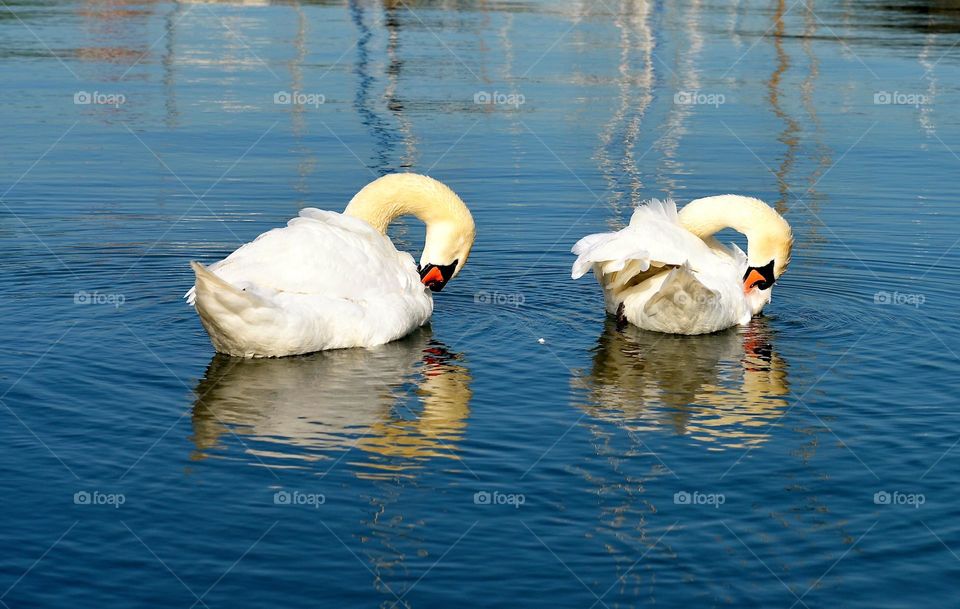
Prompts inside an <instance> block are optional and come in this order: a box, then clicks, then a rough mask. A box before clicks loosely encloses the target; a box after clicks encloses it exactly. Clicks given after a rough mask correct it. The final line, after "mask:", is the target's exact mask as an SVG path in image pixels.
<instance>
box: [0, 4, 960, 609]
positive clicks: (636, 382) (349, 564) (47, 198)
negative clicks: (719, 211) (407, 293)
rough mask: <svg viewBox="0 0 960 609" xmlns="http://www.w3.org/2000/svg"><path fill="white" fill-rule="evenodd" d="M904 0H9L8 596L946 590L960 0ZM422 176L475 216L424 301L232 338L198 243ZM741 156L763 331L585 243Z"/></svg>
mask: <svg viewBox="0 0 960 609" xmlns="http://www.w3.org/2000/svg"><path fill="white" fill-rule="evenodd" d="M893 4H894V3H890V6H882V5H880V4H877V3H867V2H859V1H857V0H851V1H842V2H841V1H836V2H817V3H815V4H814V3H813V2H804V1H802V0H801V1H798V2H790V1H787V0H784V1H781V2H776V1H774V2H756V1H743V2H740V1H738V2H701V1H698V0H688V1H683V2H654V1H643V0H597V1H596V2H593V1H587V0H582V1H581V0H571V1H569V2H548V1H545V0H544V1H534V0H529V1H526V0H489V1H480V0H461V1H457V2H450V1H438V0H432V1H428V0H423V1H415V0H397V1H386V0H385V1H384V2H382V3H378V2H373V1H369V0H367V1H359V0H357V1H351V2H343V1H322V2H296V1H294V2H279V1H278V2H268V1H266V0H263V1H248V2H240V1H237V2H149V1H147V0H113V1H106V0H102V1H97V0H89V1H85V2H84V1H79V0H67V1H53V0H5V1H4V2H0V5H2V6H0V81H2V83H3V86H2V87H0V120H2V125H0V129H2V137H0V153H2V160H3V162H2V163H0V244H2V248H3V252H4V259H5V263H4V264H3V265H2V267H0V285H3V286H4V296H3V298H2V299H0V317H2V319H3V328H4V338H5V341H4V343H5V349H4V350H3V353H2V354H0V420H2V427H0V484H2V486H0V510H2V512H0V513H2V515H3V525H2V527H0V548H2V549H3V551H2V552H0V606H2V607H4V608H7V609H17V608H21V607H23V608H27V607H62V606H75V607H101V608H108V607H118V608H124V609H128V608H130V607H185V608H190V607H208V608H215V607H284V608H286V609H292V608H294V607H318V606H322V607H372V606H377V607H383V608H392V607H411V608H412V607H416V608H428V607H438V608H449V607H465V606H489V607H515V606H529V607H549V608H553V607H582V608H584V609H590V608H600V607H606V608H608V609H613V608H615V607H648V606H652V605H654V604H656V605H660V606H667V607H720V606H730V607H738V608H744V607H761V608H771V607H783V608H784V609H792V608H800V607H808V608H812V607H826V608H834V607H864V608H870V609H881V608H887V607H918V606H929V607H955V606H957V594H956V582H957V579H958V576H960V556H958V553H960V507H958V505H960V504H958V498H960V497H958V493H960V490H958V489H960V473H958V472H960V470H958V465H960V448H957V444H958V442H960V412H958V408H957V406H958V403H957V397H956V396H957V394H958V390H960V380H958V379H960V375H958V366H960V357H958V352H960V330H958V314H957V307H956V292H957V289H958V287H960V281H958V279H957V275H956V270H955V269H956V267H957V264H958V261H960V260H958V258H960V249H958V248H957V245H958V208H957V204H956V200H957V196H958V182H957V180H956V176H957V173H958V170H960V156H958V154H960V114H958V113H957V111H956V108H957V107H960V88H958V83H960V62H958V58H960V47H958V43H960V14H958V13H957V11H956V10H955V9H953V8H951V7H952V4H950V3H938V2H929V3H927V2H919V1H914V0H911V1H909V2H905V3H900V5H899V6H893ZM408 170H409V171H417V172H421V173H428V174H430V175H432V176H434V177H436V178H438V179H440V180H443V181H444V182H446V183H448V184H449V185H450V186H451V187H452V188H454V189H455V190H456V191H457V192H458V193H459V194H460V195H461V196H462V197H463V198H464V200H465V201H467V203H468V204H469V206H470V208H471V210H472V211H473V214H474V216H475V218H476V221H477V224H478V231H479V232H478V239H477V243H476V247H475V248H474V251H473V254H472V256H471V258H470V262H469V264H468V266H467V267H466V269H465V270H464V272H463V273H462V274H461V275H460V276H459V277H458V278H457V280H456V281H455V282H453V283H452V284H451V285H450V286H449V287H448V288H447V289H446V290H444V292H443V293H441V294H438V295H437V297H436V312H435V315H434V319H433V321H432V323H431V324H430V325H429V326H428V327H425V328H424V329H422V330H421V331H419V332H417V333H415V334H414V335H412V336H410V337H408V338H406V339H404V340H402V341H399V342H397V343H394V344H390V345H387V346H384V347H383V348H379V349H374V350H370V351H342V352H329V353H320V354H315V355H310V356H306V357H300V358H292V359H284V360H263V361H242V360H236V359H230V358H225V357H222V356H215V355H214V352H213V349H212V347H211V345H210V343H209V340H208V338H207V336H206V335H205V333H204V331H203V329H202V327H201V326H200V323H199V321H198V319H197V317H196V315H195V313H194V311H193V310H192V309H190V308H189V307H187V306H186V305H185V304H184V303H183V301H182V300H181V296H182V295H183V293H184V292H185V291H186V290H187V289H188V288H189V287H190V286H191V284H192V275H191V272H190V269H189V266H188V262H189V261H190V260H200V261H204V262H212V261H215V260H218V259H220V258H222V257H224V256H225V255H227V254H228V253H230V252H231V251H232V250H233V249H235V248H236V247H237V246H238V245H239V244H241V243H243V242H246V241H249V240H251V239H253V238H254V237H256V236H257V235H258V234H260V233H261V232H263V231H265V230H267V229H269V228H272V227H275V226H280V225H282V224H283V223H285V222H286V220H287V219H288V218H290V217H292V216H295V215H296V214H297V212H298V210H299V209H301V208H303V207H308V206H316V207H321V208H327V209H333V210H340V209H342V208H343V206H344V205H345V203H346V202H347V201H348V200H349V198H350V197H351V196H352V194H353V193H354V192H356V191H357V190H358V189H359V188H361V187H362V186H363V185H364V184H366V183H367V182H369V181H370V180H372V179H374V178H375V177H378V176H380V175H382V174H384V173H388V172H394V171H408ZM727 192H735V193H741V194H749V195H753V196H758V197H761V198H763V199H764V200H766V201H768V202H770V203H771V204H773V205H775V206H776V207H777V208H778V209H779V210H780V211H781V212H782V213H783V214H784V215H785V217H786V218H787V219H788V220H789V221H790V223H791V224H792V225H793V227H794V232H795V236H796V244H795V248H794V253H793V262H792V264H791V266H790V269H789V271H788V272H787V274H786V275H784V277H783V278H782V281H780V282H778V284H777V286H776V287H775V289H774V300H773V303H772V304H771V305H770V306H769V307H768V308H767V311H766V313H765V315H764V316H763V317H759V318H756V319H755V320H754V321H753V322H752V323H751V324H750V325H749V326H748V327H745V328H740V329H734V330H730V331H728V332H723V333H719V334H716V335H710V336H702V337H672V336H662V335H656V334H649V333H645V332H641V331H637V330H632V329H629V328H627V329H617V327H616V325H615V324H614V323H613V322H612V321H610V320H607V319H606V318H605V315H604V312H603V302H602V297H601V294H600V290H599V288H598V287H597V285H596V283H595V282H594V281H593V280H592V278H590V277H586V278H584V279H581V280H580V281H577V282H573V281H571V280H570V276H569V272H570V264H571V262H572V256H571V255H570V253H569V248H570V246H571V245H572V244H573V243H574V242H575V241H576V240H577V239H578V238H579V237H581V236H583V235H585V234H589V233H593V232H599V231H604V230H610V229H611V228H617V227H620V226H623V225H624V223H625V222H626V221H627V220H628V219H629V214H630V212H631V210H632V208H633V207H634V206H635V205H636V204H638V203H639V202H641V201H643V200H645V199H648V198H652V197H673V198H675V199H676V200H677V201H678V202H679V203H680V204H683V203H685V202H686V201H689V200H691V199H693V198H696V197H700V196H704V195H710V194H722V193H727ZM391 234H392V236H393V238H394V241H395V243H396V244H397V245H398V247H401V248H403V249H407V250H409V251H411V252H413V253H414V254H415V255H416V256H418V255H419V253H418V252H419V248H420V245H421V243H422V238H423V229H422V227H420V226H418V225H417V224H416V222H402V223H399V224H397V225H396V226H394V227H393V229H392V231H391ZM730 238H736V236H735V235H730Z"/></svg>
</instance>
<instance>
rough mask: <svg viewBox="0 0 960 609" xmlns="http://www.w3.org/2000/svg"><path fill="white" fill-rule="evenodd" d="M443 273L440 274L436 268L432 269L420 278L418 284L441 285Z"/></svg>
mask: <svg viewBox="0 0 960 609" xmlns="http://www.w3.org/2000/svg"><path fill="white" fill-rule="evenodd" d="M443 281H444V279H443V273H441V272H440V269H439V268H438V267H433V268H432V269H430V270H429V271H428V272H427V274H426V275H424V276H423V277H421V278H420V283H422V284H423V285H430V284H431V283H443Z"/></svg>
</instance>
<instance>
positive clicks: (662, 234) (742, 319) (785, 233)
mask: <svg viewBox="0 0 960 609" xmlns="http://www.w3.org/2000/svg"><path fill="white" fill-rule="evenodd" d="M724 228H732V229H734V230H736V231H738V232H740V233H742V234H744V235H746V237H747V254H746V255H744V253H743V251H742V250H740V248H738V247H737V246H736V245H731V246H730V247H725V246H723V245H721V244H720V243H719V242H718V241H717V240H716V239H715V238H714V237H713V235H714V234H716V233H717V232H718V231H720V230H722V229H724ZM792 247H793V235H792V233H791V231H790V225H789V224H787V221H786V220H784V219H783V218H782V217H781V216H780V214H778V213H777V212H776V210H774V209H773V208H772V207H770V206H769V205H767V204H766V203H764V202H763V201H761V200H759V199H754V198H752V197H742V196H739V195H721V196H716V197H705V198H703V199H697V200H695V201H691V202H690V203H688V204H687V205H686V206H685V207H684V208H683V210H682V211H680V213H679V214H678V213H677V206H676V205H675V204H674V202H673V201H670V200H668V201H666V202H663V201H658V200H653V201H651V202H649V203H647V204H646V205H642V206H640V207H638V208H637V209H636V211H634V213H633V217H631V218H630V225H629V226H627V227H626V228H625V229H623V230H621V231H618V232H615V233H600V234H596V235H589V236H586V237H584V238H583V239H581V240H580V241H578V242H577V244H576V245H574V246H573V253H574V254H576V255H577V256H578V258H577V261H576V262H574V264H573V273H572V275H573V278H574V279H578V278H579V277H581V276H583V275H584V274H585V273H586V272H587V271H588V270H590V269H591V268H592V269H593V272H594V275H596V277H597V279H598V281H599V282H600V285H601V286H602V287H603V293H604V297H605V299H606V306H607V311H608V312H609V313H611V314H614V315H616V316H617V319H618V320H619V321H621V322H622V321H628V322H630V323H632V324H633V325H635V326H639V327H641V328H644V329H647V330H654V331H656V332H666V333H671V334H706V333H709V332H716V331H718V330H723V329H724V328H729V327H731V326H735V325H738V324H740V325H743V324H746V323H747V322H749V321H750V318H751V317H753V316H754V315H757V314H758V313H760V311H761V310H762V309H763V307H764V305H766V304H767V303H768V302H770V296H771V292H772V289H773V284H774V282H775V281H776V280H777V279H778V278H779V277H780V275H781V274H783V272H784V271H785V270H786V268H787V265H788V264H789V262H790V250H791V248H792Z"/></svg>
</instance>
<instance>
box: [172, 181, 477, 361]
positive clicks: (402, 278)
mask: <svg viewBox="0 0 960 609" xmlns="http://www.w3.org/2000/svg"><path fill="white" fill-rule="evenodd" d="M408 214H412V215H414V216H416V217H417V218H419V219H420V220H422V221H423V222H424V223H425V224H426V225H427V234H426V239H425V243H424V248H423V254H422V256H421V257H420V265H417V264H416V263H415V262H414V261H413V257H412V256H410V254H407V253H405V252H399V251H397V249H396V248H395V247H394V246H393V242H392V241H390V238H389V237H388V236H387V235H386V230H387V226H388V225H389V224H390V223H391V222H392V221H393V220H394V219H396V218H397V217H399V216H403V215H408ZM475 234H476V231H475V227H474V223H473V217H472V216H471V215H470V211H469V210H468V209H467V206H466V205H464V203H463V201H461V200H460V197H458V196H457V195H456V194H455V193H454V192H453V191H452V190H450V189H449V188H447V187H446V186H445V185H443V184H442V183H440V182H438V181H437V180H434V179H432V178H428V177H426V176H421V175H416V174H412V173H402V174H393V175H387V176H384V177H382V178H380V179H378V180H375V181H374V182H371V183H370V184H368V185H367V186H366V187H364V188H363V190H361V191H360V192H358V193H357V194H356V195H355V196H354V197H353V199H352V200H351V201H350V204H349V205H347V208H346V209H345V210H344V211H343V213H342V214H338V213H336V212H331V211H322V210H319V209H313V208H308V209H303V210H301V211H300V215H299V217H297V218H294V219H293V220H290V222H288V223H287V226H286V227H285V228H276V229H273V230H271V231H268V232H266V233H263V234H262V235H260V236H259V237H257V238H256V239H255V240H254V241H252V242H250V243H247V244H246V245H243V246H241V247H240V248H239V249H237V250H236V251H235V252H233V253H232V254H230V255H229V256H227V257H226V258H225V259H223V260H221V261H220V262H216V263H214V264H211V265H210V266H208V267H205V266H203V265H202V264H200V263H198V262H191V263H190V264H191V266H192V267H193V270H194V272H195V273H196V284H195V285H194V287H193V288H192V289H191V290H190V291H189V292H187V294H186V298H187V301H188V302H189V303H190V304H191V305H194V306H195V307H196V309H197V313H198V314H199V315H200V321H201V323H202V324H203V327H204V328H205V329H206V331H207V334H209V335H210V340H211V341H212V342H213V346H214V348H216V350H217V351H219V352H220V353H226V354H229V355H237V356H242V357H279V356H285V355H298V354H302V353H312V352H314V351H323V350H327V349H342V348H348V347H373V346H376V345H382V344H384V343H388V342H390V341H393V340H396V339H398V338H400V337H402V336H405V335H406V334H409V333H410V332H412V331H413V330H414V329H416V328H418V327H420V326H422V325H423V324H425V323H426V322H427V320H429V319H430V315H431V313H432V312H433V298H432V297H431V295H430V292H429V291H428V290H427V288H430V290H433V291H435V292H438V291H440V290H441V289H443V287H444V286H445V285H446V284H447V282H448V281H450V280H451V279H453V278H454V277H456V276H457V274H458V273H459V272H460V269H462V268H463V265H464V264H465V263H466V262H467V257H468V256H469V255H470V249H471V247H472V246H473V240H474V236H475Z"/></svg>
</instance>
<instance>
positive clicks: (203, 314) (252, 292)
mask: <svg viewBox="0 0 960 609" xmlns="http://www.w3.org/2000/svg"><path fill="white" fill-rule="evenodd" d="M190 267H191V268H192V269H193V272H194V274H195V275H196V284H195V285H194V288H193V296H194V306H195V307H196V309H197V313H198V314H199V315H200V321H201V322H202V323H203V326H204V328H206V330H207V333H208V334H209V335H210V339H211V340H212V341H213V344H214V347H216V349H217V351H219V352H221V353H230V354H232V355H246V354H247V351H248V350H249V349H248V348H247V347H248V343H250V340H251V331H252V329H256V328H264V327H272V325H273V324H274V323H275V322H276V319H277V313H278V307H277V305H276V304H275V303H273V302H272V300H271V298H270V297H269V295H267V294H264V293H263V292H262V290H258V289H257V288H256V286H252V285H251V286H246V287H238V286H236V285H233V284H231V283H230V282H228V281H226V280H224V279H223V278H222V277H218V276H217V275H216V274H215V273H213V272H212V271H211V270H210V269H208V268H207V267H205V266H203V265H202V264H200V263H199V262H191V263H190ZM254 334H256V332H254Z"/></svg>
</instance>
